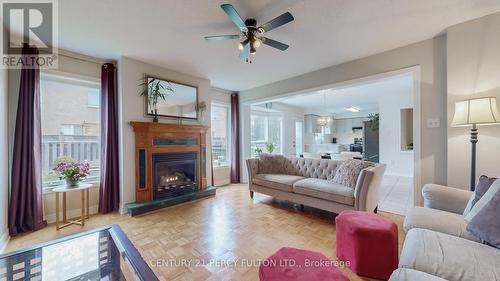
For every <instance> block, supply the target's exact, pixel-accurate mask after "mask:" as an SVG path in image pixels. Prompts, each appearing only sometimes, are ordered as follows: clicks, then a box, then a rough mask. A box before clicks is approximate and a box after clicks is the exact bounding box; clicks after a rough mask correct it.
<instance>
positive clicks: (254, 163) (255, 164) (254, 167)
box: [247, 158, 259, 187]
mask: <svg viewBox="0 0 500 281" xmlns="http://www.w3.org/2000/svg"><path fill="white" fill-rule="evenodd" d="M247 169H248V186H249V187H251V186H252V182H253V178H254V177H255V175H257V173H258V172H259V159H253V158H251V159H247Z"/></svg>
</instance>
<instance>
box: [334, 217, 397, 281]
mask: <svg viewBox="0 0 500 281" xmlns="http://www.w3.org/2000/svg"><path fill="white" fill-rule="evenodd" d="M335 224H336V228H337V242H336V244H337V257H338V258H339V259H341V260H343V261H345V262H349V267H350V268H351V270H352V271H354V273H356V274H358V275H361V276H366V277H371V278H376V279H384V280H387V279H389V276H391V273H392V271H394V270H395V269H396V268H397V267H398V227H397V226H396V224H395V223H393V222H391V221H390V220H387V219H385V218H383V217H381V216H379V215H376V214H373V213H368V212H359V211H343V212H342V213H340V214H339V215H338V216H337V217H336V218H335Z"/></svg>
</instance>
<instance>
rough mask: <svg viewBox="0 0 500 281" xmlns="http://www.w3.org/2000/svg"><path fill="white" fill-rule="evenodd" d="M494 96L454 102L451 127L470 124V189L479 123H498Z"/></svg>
mask: <svg viewBox="0 0 500 281" xmlns="http://www.w3.org/2000/svg"><path fill="white" fill-rule="evenodd" d="M499 122H500V114H499V113H498V108H497V100H496V98H477V99H468V100H464V101H459V102H457V103H456V104H455V115H454V116H453V121H452V122H451V125H452V126H453V127H462V126H472V128H471V129H470V142H471V160H470V161H471V163H470V190H471V191H474V189H475V185H476V144H477V135H478V130H477V126H479V125H493V124H499Z"/></svg>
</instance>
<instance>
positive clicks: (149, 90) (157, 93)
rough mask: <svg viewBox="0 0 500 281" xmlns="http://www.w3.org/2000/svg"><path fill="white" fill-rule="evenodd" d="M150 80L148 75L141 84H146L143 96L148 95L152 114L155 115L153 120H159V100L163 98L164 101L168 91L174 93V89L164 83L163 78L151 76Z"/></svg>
mask: <svg viewBox="0 0 500 281" xmlns="http://www.w3.org/2000/svg"><path fill="white" fill-rule="evenodd" d="M150 79H151V80H149V81H148V77H146V78H144V80H145V81H144V83H142V84H140V85H139V86H141V87H143V86H146V87H145V89H144V91H142V92H141V96H146V97H147V99H148V105H149V108H150V110H151V114H153V115H154V117H153V122H158V108H157V106H158V101H159V100H160V99H161V100H163V101H165V100H166V98H167V94H168V93H173V92H174V90H173V89H172V87H170V86H169V85H164V84H162V82H164V81H162V80H158V79H156V78H150Z"/></svg>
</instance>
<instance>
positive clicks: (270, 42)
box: [261, 37, 289, 51]
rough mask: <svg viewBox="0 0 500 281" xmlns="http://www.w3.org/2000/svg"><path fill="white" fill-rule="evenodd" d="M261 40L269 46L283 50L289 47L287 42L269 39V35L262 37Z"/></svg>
mask: <svg viewBox="0 0 500 281" xmlns="http://www.w3.org/2000/svg"><path fill="white" fill-rule="evenodd" d="M261 40H262V43H264V44H266V45H268V46H271V47H273V48H276V49H279V50H282V51H284V50H286V49H288V47H289V46H288V45H287V44H284V43H281V42H278V41H276V40H273V39H269V38H267V37H262V38H261Z"/></svg>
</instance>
